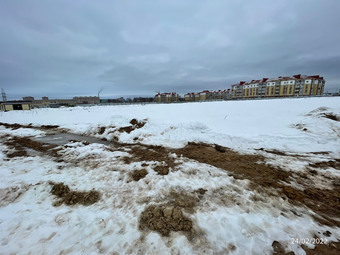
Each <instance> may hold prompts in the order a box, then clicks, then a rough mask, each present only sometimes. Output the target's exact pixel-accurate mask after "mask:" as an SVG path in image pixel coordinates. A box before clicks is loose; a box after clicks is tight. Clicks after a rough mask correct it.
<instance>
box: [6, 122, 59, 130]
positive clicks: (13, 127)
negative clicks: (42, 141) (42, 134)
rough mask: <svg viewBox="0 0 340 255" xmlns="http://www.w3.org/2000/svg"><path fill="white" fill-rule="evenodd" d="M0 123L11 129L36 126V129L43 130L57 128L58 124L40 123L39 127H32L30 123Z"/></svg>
mask: <svg viewBox="0 0 340 255" xmlns="http://www.w3.org/2000/svg"><path fill="white" fill-rule="evenodd" d="M0 125H2V126H5V127H6V128H11V129H13V130H16V129H19V128H37V129H44V130H49V129H56V128H59V126H58V125H42V126H39V127H33V126H32V124H28V125H23V124H18V123H14V124H9V123H3V122H0Z"/></svg>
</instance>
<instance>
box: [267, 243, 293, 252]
mask: <svg viewBox="0 0 340 255" xmlns="http://www.w3.org/2000/svg"><path fill="white" fill-rule="evenodd" d="M272 247H273V249H274V252H273V255H294V254H295V253H294V252H292V251H291V252H285V249H284V248H283V246H282V244H281V243H280V242H278V241H274V242H273V244H272Z"/></svg>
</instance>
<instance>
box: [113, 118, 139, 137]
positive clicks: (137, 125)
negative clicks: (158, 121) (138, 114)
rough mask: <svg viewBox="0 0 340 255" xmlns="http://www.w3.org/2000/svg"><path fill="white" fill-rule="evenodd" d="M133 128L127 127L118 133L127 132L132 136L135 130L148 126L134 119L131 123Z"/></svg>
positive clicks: (120, 129)
mask: <svg viewBox="0 0 340 255" xmlns="http://www.w3.org/2000/svg"><path fill="white" fill-rule="evenodd" d="M130 124H131V126H126V127H121V128H119V129H118V132H121V133H122V132H126V133H128V134H130V133H131V132H132V131H133V130H135V129H139V128H142V127H144V125H145V124H146V122H144V121H138V120H136V119H132V120H131V121H130Z"/></svg>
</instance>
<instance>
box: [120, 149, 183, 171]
mask: <svg viewBox="0 0 340 255" xmlns="http://www.w3.org/2000/svg"><path fill="white" fill-rule="evenodd" d="M129 148H130V149H131V151H129V153H130V154H132V157H125V158H124V159H123V160H124V162H125V163H126V164H130V163H131V162H139V161H159V162H164V165H161V166H155V167H154V171H155V172H157V173H158V174H160V175H167V174H168V173H169V169H170V168H172V169H174V167H175V166H176V165H177V164H176V163H175V160H174V159H173V158H172V157H170V156H169V153H170V152H171V151H170V150H169V149H167V148H164V147H162V146H154V145H140V144H138V145H132V146H130V147H129Z"/></svg>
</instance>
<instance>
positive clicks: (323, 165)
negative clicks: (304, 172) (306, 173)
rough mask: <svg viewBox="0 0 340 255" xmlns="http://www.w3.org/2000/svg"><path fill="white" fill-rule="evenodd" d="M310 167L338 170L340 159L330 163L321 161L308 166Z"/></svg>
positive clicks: (339, 168)
mask: <svg viewBox="0 0 340 255" xmlns="http://www.w3.org/2000/svg"><path fill="white" fill-rule="evenodd" d="M309 166H310V167H314V168H329V167H332V168H334V169H337V170H340V159H334V160H330V161H321V162H317V163H313V164H309Z"/></svg>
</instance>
